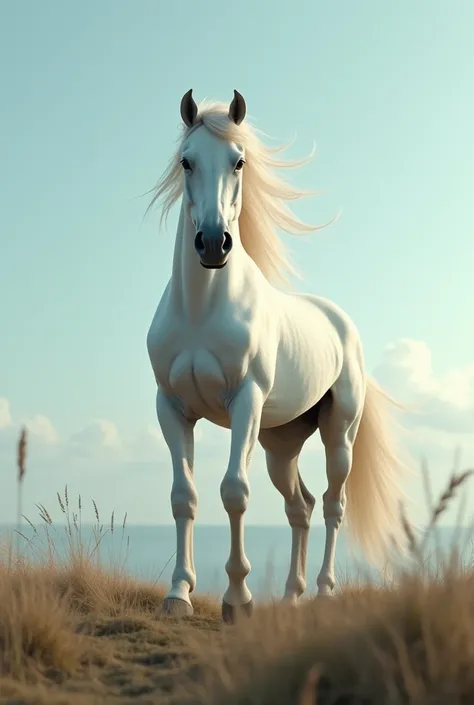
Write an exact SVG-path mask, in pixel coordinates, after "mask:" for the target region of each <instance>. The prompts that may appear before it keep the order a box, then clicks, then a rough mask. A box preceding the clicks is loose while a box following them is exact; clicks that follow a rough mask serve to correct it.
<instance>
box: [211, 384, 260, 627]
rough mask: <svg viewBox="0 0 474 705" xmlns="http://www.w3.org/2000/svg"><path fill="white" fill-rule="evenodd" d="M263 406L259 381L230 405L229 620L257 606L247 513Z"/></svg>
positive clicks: (225, 609) (226, 490) (225, 487)
mask: <svg viewBox="0 0 474 705" xmlns="http://www.w3.org/2000/svg"><path fill="white" fill-rule="evenodd" d="M262 406H263V398H262V392H261V390H260V389H259V387H258V386H257V385H256V384H255V383H253V382H247V383H246V384H245V385H244V386H243V387H242V389H241V390H240V391H239V393H238V394H237V396H236V397H235V398H234V399H233V400H232V403H231V405H230V407H229V415H230V427H231V448H230V458H229V464H228V468H227V471H226V473H225V475H224V478H223V480H222V483H221V498H222V502H223V504H224V508H225V510H226V512H227V514H228V516H229V524H230V555H229V560H228V561H227V563H226V567H225V568H226V572H227V575H228V576H229V587H228V588H227V590H226V592H225V594H224V598H223V602H222V617H223V619H224V621H226V622H232V621H233V620H234V617H235V612H236V611H238V610H239V609H240V610H241V611H243V612H244V613H246V614H248V615H249V614H251V612H252V610H253V602H252V594H251V592H250V590H249V589H248V587H247V584H246V582H245V579H246V577H247V575H248V574H249V573H250V563H249V561H248V559H247V557H246V555H245V548H244V514H245V511H246V509H247V506H248V501H249V494H250V487H249V482H248V476H247V469H248V464H249V462H250V458H251V455H252V452H253V450H254V448H255V445H256V443H257V440H258V433H259V428H260V418H261V413H262Z"/></svg>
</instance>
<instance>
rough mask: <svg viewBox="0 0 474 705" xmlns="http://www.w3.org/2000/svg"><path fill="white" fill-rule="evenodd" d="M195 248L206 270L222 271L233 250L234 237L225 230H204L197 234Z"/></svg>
mask: <svg viewBox="0 0 474 705" xmlns="http://www.w3.org/2000/svg"><path fill="white" fill-rule="evenodd" d="M194 247H195V248H196V252H197V253H198V255H199V260H200V262H201V265H202V266H203V267H204V268H205V269H222V267H225V265H226V264H227V260H228V258H229V253H230V251H231V250H232V236H231V234H230V233H228V232H227V231H225V230H220V229H219V230H217V231H216V230H215V229H208V230H206V229H203V230H200V231H199V232H198V233H197V234H196V238H195V240H194Z"/></svg>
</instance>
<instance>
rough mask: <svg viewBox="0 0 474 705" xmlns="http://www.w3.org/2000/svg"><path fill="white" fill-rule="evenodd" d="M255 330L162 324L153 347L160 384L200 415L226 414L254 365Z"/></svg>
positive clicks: (150, 346)
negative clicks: (250, 364)
mask: <svg viewBox="0 0 474 705" xmlns="http://www.w3.org/2000/svg"><path fill="white" fill-rule="evenodd" d="M250 343H251V336H250V334H249V331H248V329H247V328H246V327H245V326H242V325H235V324H231V322H230V321H229V322H227V324H226V325H221V326H219V328H218V329H217V328H213V327H211V326H209V327H206V328H202V329H197V330H192V329H190V328H189V327H180V328H178V327H172V328H170V329H168V330H166V327H164V326H160V328H159V329H156V330H155V333H154V334H153V333H152V332H151V334H150V335H149V339H148V350H149V355H150V359H151V362H152V366H153V370H154V373H155V377H156V380H157V382H158V384H159V385H160V386H161V387H162V388H163V389H165V390H166V391H167V392H168V393H170V394H172V395H174V396H176V397H178V398H179V399H180V400H181V401H182V403H183V405H184V406H185V408H186V409H187V410H189V411H190V412H191V413H193V414H196V415H197V416H203V417H209V416H211V417H212V416H214V415H215V414H217V415H219V416H220V415H221V413H222V412H223V411H224V410H225V407H226V400H227V399H228V398H229V397H230V396H231V395H232V391H233V390H234V389H237V388H238V386H239V385H240V384H241V382H242V380H243V378H244V376H245V372H246V369H247V366H248V356H249V349H250Z"/></svg>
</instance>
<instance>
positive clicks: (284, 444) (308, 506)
mask: <svg viewBox="0 0 474 705" xmlns="http://www.w3.org/2000/svg"><path fill="white" fill-rule="evenodd" d="M313 431H314V429H313V428H311V427H309V426H308V425H307V424H304V423H303V422H302V421H298V420H296V421H294V422H291V423H290V424H287V425H286V426H284V427H280V428H276V429H266V430H264V431H261V433H260V443H261V445H262V446H263V448H264V449H265V452H266V460H267V468H268V473H269V475H270V479H271V481H272V482H273V484H274V486H275V487H276V488H277V490H278V491H279V492H280V493H281V494H282V495H283V498H284V500H285V512H286V516H287V518H288V523H289V524H290V526H291V531H292V545H291V560H290V569H289V572H288V578H287V581H286V585H285V594H284V598H283V599H284V600H285V601H288V602H290V603H293V604H296V603H297V602H298V599H299V598H300V597H301V595H302V594H303V593H304V591H305V589H306V561H307V551H308V538H309V529H310V520H311V514H312V513H313V509H314V505H315V499H314V497H313V495H312V494H311V493H310V492H309V491H308V490H307V488H306V487H305V485H304V483H303V480H302V479H301V476H300V474H299V471H298V457H299V454H300V451H301V448H302V446H303V444H304V442H305V440H306V439H307V438H308V437H309V436H310V435H311V433H313Z"/></svg>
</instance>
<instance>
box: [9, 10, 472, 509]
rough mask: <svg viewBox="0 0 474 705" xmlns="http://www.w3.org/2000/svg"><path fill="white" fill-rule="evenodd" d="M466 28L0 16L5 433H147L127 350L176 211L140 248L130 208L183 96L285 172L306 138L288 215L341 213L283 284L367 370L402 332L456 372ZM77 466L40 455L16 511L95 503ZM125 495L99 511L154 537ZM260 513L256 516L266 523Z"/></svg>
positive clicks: (145, 410)
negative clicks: (46, 429) (21, 424)
mask: <svg viewBox="0 0 474 705" xmlns="http://www.w3.org/2000/svg"><path fill="white" fill-rule="evenodd" d="M473 26H474V5H473V4H472V3H471V2H470V0H465V1H464V2H462V1H461V0H456V1H455V2H452V3H448V2H440V1H438V0H431V1H430V2H428V1H425V2H421V1H417V2H412V3H408V2H397V3H386V2H379V1H377V0H370V1H368V0H362V1H359V2H357V3H356V2H350V1H349V0H346V2H325V3H323V2H316V1H315V0H294V1H293V2H291V3H287V2H281V0H277V1H276V2H271V3H270V2H260V3H257V2H255V1H254V0H239V3H237V4H236V3H229V2H222V0H220V1H219V2H217V0H203V2H201V3H196V2H190V1H188V0H185V1H183V2H179V3H172V2H162V1H160V0H155V1H154V2H152V1H151V0H139V1H137V2H131V1H129V2H121V3H117V2H114V1H113V0H101V2H92V0H87V1H85V2H82V3H72V2H66V1H65V0H61V1H59V0H44V1H43V2H33V1H32V0H30V1H28V2H27V1H25V0H15V2H13V1H12V0H10V2H7V1H6V0H0V86H1V98H2V110H1V115H0V127H1V129H0V155H1V157H0V158H1V163H2V168H1V169H0V243H1V250H0V252H1V256H0V281H1V296H0V326H1V327H0V331H1V336H2V342H1V347H0V397H4V398H6V399H8V400H9V403H10V407H11V415H12V417H13V418H14V420H20V419H24V418H29V417H31V416H32V415H34V414H41V415H44V416H46V417H47V418H48V419H50V420H51V423H52V424H53V425H54V427H55V429H56V430H57V433H58V437H59V438H60V439H61V442H64V443H65V442H66V440H67V439H69V438H70V436H71V435H74V434H78V433H79V434H80V433H81V429H84V427H87V426H88V424H90V423H91V421H93V420H94V419H96V418H101V419H108V420H110V421H111V422H112V423H113V424H115V425H116V426H117V428H118V432H119V433H120V434H121V436H122V435H123V436H127V437H133V438H135V437H140V434H141V433H142V431H143V429H145V428H146V427H147V425H148V424H153V423H155V414H154V395H155V389H154V380H153V377H152V374H151V369H150V366H149V362H148V357H147V352H146V345H145V338H146V332H147V329H148V325H149V323H150V320H151V317H152V315H153V313H154V310H155V308H156V305H157V303H158V300H159V298H160V296H161V293H162V291H163V288H164V286H165V284H166V281H167V278H168V276H169V271H170V262H171V256H172V249H173V239H174V231H175V224H176V213H174V214H173V217H172V218H171V219H170V222H169V228H168V232H167V233H160V232H159V224H158V218H159V214H158V213H156V212H155V213H153V214H152V215H151V217H149V218H148V219H147V220H146V221H145V222H144V223H143V224H142V216H143V213H144V210H145V208H146V205H147V199H146V198H140V197H139V196H140V194H143V193H144V192H146V191H147V190H148V189H149V188H151V186H152V185H153V183H154V182H155V181H156V179H157V178H158V176H159V175H160V174H161V172H162V171H163V169H164V168H165V166H166V163H167V161H168V159H169V157H170V155H171V153H172V150H173V148H174V143H175V139H176V137H177V125H178V124H179V101H180V99H181V96H182V94H183V93H184V92H185V91H186V90H187V89H188V88H190V87H192V88H193V89H194V95H195V98H196V100H201V99H202V98H204V97H208V98H216V99H220V100H230V99H231V97H232V90H233V89H234V88H237V89H238V90H239V91H240V92H241V93H243V95H244V96H245V98H246V101H247V106H248V111H249V114H250V116H251V117H253V118H255V123H256V124H257V126H258V127H259V128H261V129H262V130H264V131H265V132H266V133H267V134H269V135H271V136H272V137H274V138H276V139H278V140H280V141H286V140H288V139H289V138H291V137H292V136H293V135H294V134H295V133H296V135H297V140H296V142H295V145H294V147H292V148H291V150H290V152H289V155H290V156H303V155H304V154H306V153H307V152H308V151H309V150H310V148H311V146H312V143H313V140H315V141H316V145H317V155H316V159H315V160H314V161H313V162H312V163H311V164H310V165H308V166H305V167H304V168H303V169H301V171H300V172H298V173H295V174H294V179H295V181H296V182H297V183H298V184H300V185H304V186H308V187H309V188H316V189H321V190H322V192H323V193H322V195H321V196H320V197H318V198H316V199H311V200H308V201H305V202H304V203H301V204H298V207H297V209H296V210H297V212H298V214H299V215H301V216H302V217H303V218H305V219H308V220H311V221H313V222H323V221H325V220H328V219H329V218H330V217H331V216H332V215H333V214H334V213H335V212H336V211H337V210H339V209H341V210H342V212H341V217H340V218H339V220H338V221H337V223H336V224H335V225H333V226H331V227H330V228H328V229H326V230H325V231H323V232H321V233H319V234H316V235H312V236H310V237H308V238H305V239H304V240H299V241H295V240H293V241H292V248H293V252H294V256H295V260H296V262H297V264H299V265H300V267H301V269H302V271H303V274H304V276H305V279H306V281H305V282H304V283H301V284H298V287H299V288H300V289H306V290H308V291H312V292H317V293H320V294H322V295H324V296H327V297H329V298H332V299H334V300H335V301H337V302H338V303H339V304H340V305H341V306H343V307H344V308H345V309H346V310H347V311H348V312H349V313H350V314H351V315H352V317H353V318H354V320H355V322H356V324H357V325H358V327H359V330H360V332H361V335H362V340H363V342H364V345H365V351H366V359H367V366H368V368H369V370H372V369H373V368H375V367H376V366H377V365H378V364H379V362H380V360H381V356H382V351H383V349H384V347H385V346H386V345H387V344H388V343H390V342H393V341H397V340H399V339H402V338H408V339H412V340H417V341H424V343H425V344H426V346H427V347H428V348H429V350H431V354H432V362H433V367H434V373H433V374H434V376H435V377H437V378H440V377H443V376H446V375H447V374H448V373H450V371H452V370H457V369H461V370H462V369H464V368H466V366H467V365H469V364H472V363H473V352H472V351H473V349H474V325H473V315H472V306H473V301H474V278H473V276H472V269H473V263H474V215H473V208H472V202H473V196H472V194H473V186H474V140H473V139H472V126H473V125H474V100H473V97H472V96H473V93H472V86H473V85H474V84H473V73H474V72H473V59H474V49H473V43H472V30H473ZM402 366H403V365H402ZM453 374H454V373H453ZM443 379H444V377H443ZM469 379H470V378H469ZM472 401H473V400H472V399H471V400H470V401H469V403H471V402H472ZM219 448H220V449H219V453H220V455H219V458H224V459H225V457H226V454H227V451H226V447H225V446H222V448H223V449H224V450H222V448H221V446H219ZM39 452H40V451H38V453H39ZM48 452H49V453H50V454H51V453H53V451H51V450H49V451H48ZM216 452H217V451H216ZM159 453H160V458H159V460H160V463H166V455H165V454H164V453H163V451H162V450H160V451H159ZM53 455H54V454H53ZM157 457H158V456H157ZM216 457H217V456H216ZM32 462H33V463H34V460H33V461H32ZM44 462H45V463H46V461H44ZM94 462H95V463H96V465H95V466H94V472H95V474H93V475H87V476H86V475H83V476H81V475H80V474H78V472H79V471H75V472H73V471H72V470H71V471H70V474H68V472H69V471H68V463H67V459H66V460H65V459H63V460H62V461H61V468H59V465H58V463H59V460H58V457H56V456H54V457H53V456H51V459H50V461H49V465H48V467H49V468H50V476H48V475H46V476H45V475H44V474H43V475H42V476H41V479H40V477H39V476H36V477H35V476H34V473H32V474H31V477H30V478H29V483H30V485H29V487H30V489H29V492H30V493H31V497H32V498H33V499H37V496H35V493H37V491H39V490H40V489H41V491H42V492H43V495H42V500H43V501H47V500H48V497H49V496H53V495H54V491H55V490H56V489H58V487H57V486H56V484H55V483H56V482H57V481H58V478H59V479H60V480H61V481H62V480H63V479H64V480H65V481H69V482H70V483H72V484H73V486H74V487H75V488H76V489H77V491H82V492H85V493H86V494H87V493H88V494H94V493H96V495H97V494H98V495H101V494H103V495H104V497H105V496H106V494H105V486H106V485H109V486H110V477H111V476H110V474H109V473H107V478H106V479H104V477H103V475H102V474H101V472H102V471H101V462H102V461H101V460H100V459H99V460H97V459H96V460H95V461H94ZM117 462H119V461H117ZM120 462H122V461H120ZM127 462H130V467H133V458H132V460H130V461H127ZM157 462H158V461H157ZM219 462H221V461H219ZM259 462H260V461H259ZM55 464H56V465H55ZM221 464H222V463H221ZM318 464H319V465H321V459H319V460H318ZM38 467H39V466H38ZM71 467H72V466H71ZM147 467H148V466H147ZM163 467H164V466H163ZM222 469H223V468H222ZM104 472H105V471H104ZM120 472H121V471H120ZM130 472H134V471H132V470H130ZM199 472H200V475H201V478H202V479H201V487H202V488H203V491H204V494H206V492H207V489H208V488H211V478H208V479H206V474H205V468H202V469H201V470H200V471H199ZM259 472H260V474H263V469H262V470H261V471H259ZM120 476H121V475H120ZM323 476H324V472H323V470H322V467H320V468H319V470H318V477H319V479H318V484H317V487H316V490H317V491H319V488H320V487H321V488H323V484H322V483H323ZM81 477H82V480H81ZM117 477H119V475H117ZM169 481H170V475H169V476H168V470H166V473H165V472H164V471H163V474H160V476H159V478H158V474H157V475H156V476H155V475H154V474H153V471H152V469H151V466H150V468H149V469H148V470H147V472H146V483H147V484H146V488H147V489H146V492H148V493H152V494H153V493H157V494H162V493H164V494H165V495H166V497H167V494H168V489H169ZM265 482H266V480H265ZM142 483H144V480H143V476H141V479H140V481H139V482H137V481H136V480H132V479H130V478H129V479H128V480H127V481H125V480H123V484H121V483H120V482H119V481H118V480H117V481H114V487H115V498H116V500H117V501H116V504H118V505H119V506H123V507H124V508H126V509H128V511H129V512H130V513H131V515H132V517H133V516H134V517H135V519H136V520H137V521H138V520H140V519H143V520H147V521H160V518H161V519H163V517H160V516H156V517H155V514H156V512H157V510H156V509H155V508H154V506H153V504H152V503H151V502H149V503H148V504H147V505H146V508H145V509H144V508H143V506H142V504H141V501H142V500H141V498H140V497H139V496H138V492H139V491H140V492H141V491H142V490H141V487H142ZM163 483H164V484H163ZM84 484H85V486H84ZM143 486H145V485H143ZM163 487H165V490H163ZM265 488H267V485H265ZM261 491H262V492H263V490H261ZM265 491H266V489H265ZM134 492H135V495H134ZM214 492H216V493H217V495H216V497H217V499H216V500H215V501H216V502H217V501H218V482H217V480H214V479H213V480H212V493H214ZM257 492H258V491H257ZM7 496H8V495H7ZM104 501H105V502H107V501H108V500H104ZM213 501H214V500H213ZM272 502H274V504H272V505H271V506H272V507H273V506H275V507H277V508H278V509H275V513H274V514H272V515H271V517H267V519H271V520H274V521H284V520H285V518H284V516H283V514H282V512H281V506H280V498H279V497H276V499H275V500H273V499H272ZM9 504H10V502H9V500H8V499H5V500H3V501H2V503H1V507H3V509H4V511H5V512H6V514H7V515H9V514H11V513H12V512H10V509H9ZM163 506H166V507H167V500H166V502H165V504H164V505H163ZM205 506H207V505H205ZM215 506H217V505H215ZM212 507H214V505H212ZM212 507H211V505H210V504H209V506H208V509H205V510H203V515H202V520H203V521H206V520H211V518H213V516H212V517H211V513H212V512H213V511H214V510H213V509H212ZM167 511H168V510H167ZM272 511H273V509H272ZM206 512H207V513H206ZM219 516H220V515H219ZM221 518H224V519H225V515H222V517H221ZM165 520H166V521H168V520H169V517H168V516H166V517H165ZM254 520H255V521H257V520H258V517H257V515H256V514H255V516H254Z"/></svg>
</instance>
